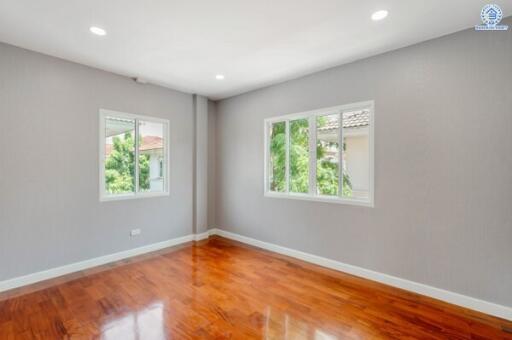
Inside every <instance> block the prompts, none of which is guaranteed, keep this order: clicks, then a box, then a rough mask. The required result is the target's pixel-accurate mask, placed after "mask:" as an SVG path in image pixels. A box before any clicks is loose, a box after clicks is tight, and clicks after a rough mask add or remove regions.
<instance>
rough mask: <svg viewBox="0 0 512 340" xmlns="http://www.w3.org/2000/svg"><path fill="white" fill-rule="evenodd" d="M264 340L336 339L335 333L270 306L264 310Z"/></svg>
mask: <svg viewBox="0 0 512 340" xmlns="http://www.w3.org/2000/svg"><path fill="white" fill-rule="evenodd" d="M263 338H264V339H265V340H273V339H283V340H302V339H308V340H338V337H337V336H335V335H331V334H329V333H328V332H327V331H325V330H322V329H319V328H318V327H315V326H313V325H311V324H309V323H308V322H306V321H303V320H300V319H298V318H293V317H292V316H290V314H288V313H282V312H278V311H275V310H274V311H273V310H272V308H271V307H267V308H266V310H265V326H264V336H263Z"/></svg>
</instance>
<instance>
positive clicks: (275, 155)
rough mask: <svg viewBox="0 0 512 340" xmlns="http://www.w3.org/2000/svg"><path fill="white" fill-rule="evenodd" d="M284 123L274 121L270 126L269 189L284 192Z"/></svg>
mask: <svg viewBox="0 0 512 340" xmlns="http://www.w3.org/2000/svg"><path fill="white" fill-rule="evenodd" d="M285 171H286V123H285V122H279V123H274V124H272V125H271V127H270V165H269V173H270V176H269V183H270V190H271V191H277V192H284V191H285V186H286V176H285Z"/></svg>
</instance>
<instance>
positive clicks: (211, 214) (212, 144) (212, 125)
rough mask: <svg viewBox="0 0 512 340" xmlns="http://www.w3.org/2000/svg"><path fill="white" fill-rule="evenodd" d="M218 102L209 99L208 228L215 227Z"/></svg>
mask: <svg viewBox="0 0 512 340" xmlns="http://www.w3.org/2000/svg"><path fill="white" fill-rule="evenodd" d="M216 122H217V103H216V102H214V101H211V100H209V101H208V228H214V227H215V226H216V225H217V224H216V221H215V211H216V209H215V199H216V195H215V190H216V187H217V186H216V180H217V178H216V171H215V170H216V168H217V161H216V158H217V152H216V143H217V141H216V129H217V124H216Z"/></svg>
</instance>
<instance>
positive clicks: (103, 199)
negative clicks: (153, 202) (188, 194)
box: [100, 192, 169, 202]
mask: <svg viewBox="0 0 512 340" xmlns="http://www.w3.org/2000/svg"><path fill="white" fill-rule="evenodd" d="M165 196H169V193H168V192H146V193H139V194H122V195H110V196H107V195H102V196H100V202H110V201H124V200H133V199H141V198H152V197H165Z"/></svg>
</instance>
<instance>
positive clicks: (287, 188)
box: [285, 120, 290, 192]
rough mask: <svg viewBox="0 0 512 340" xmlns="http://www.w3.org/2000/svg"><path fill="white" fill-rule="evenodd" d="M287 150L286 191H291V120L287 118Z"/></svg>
mask: <svg viewBox="0 0 512 340" xmlns="http://www.w3.org/2000/svg"><path fill="white" fill-rule="evenodd" d="M285 133H286V135H285V142H286V144H285V150H286V161H285V178H286V186H285V192H290V121H289V120H286V128H285Z"/></svg>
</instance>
